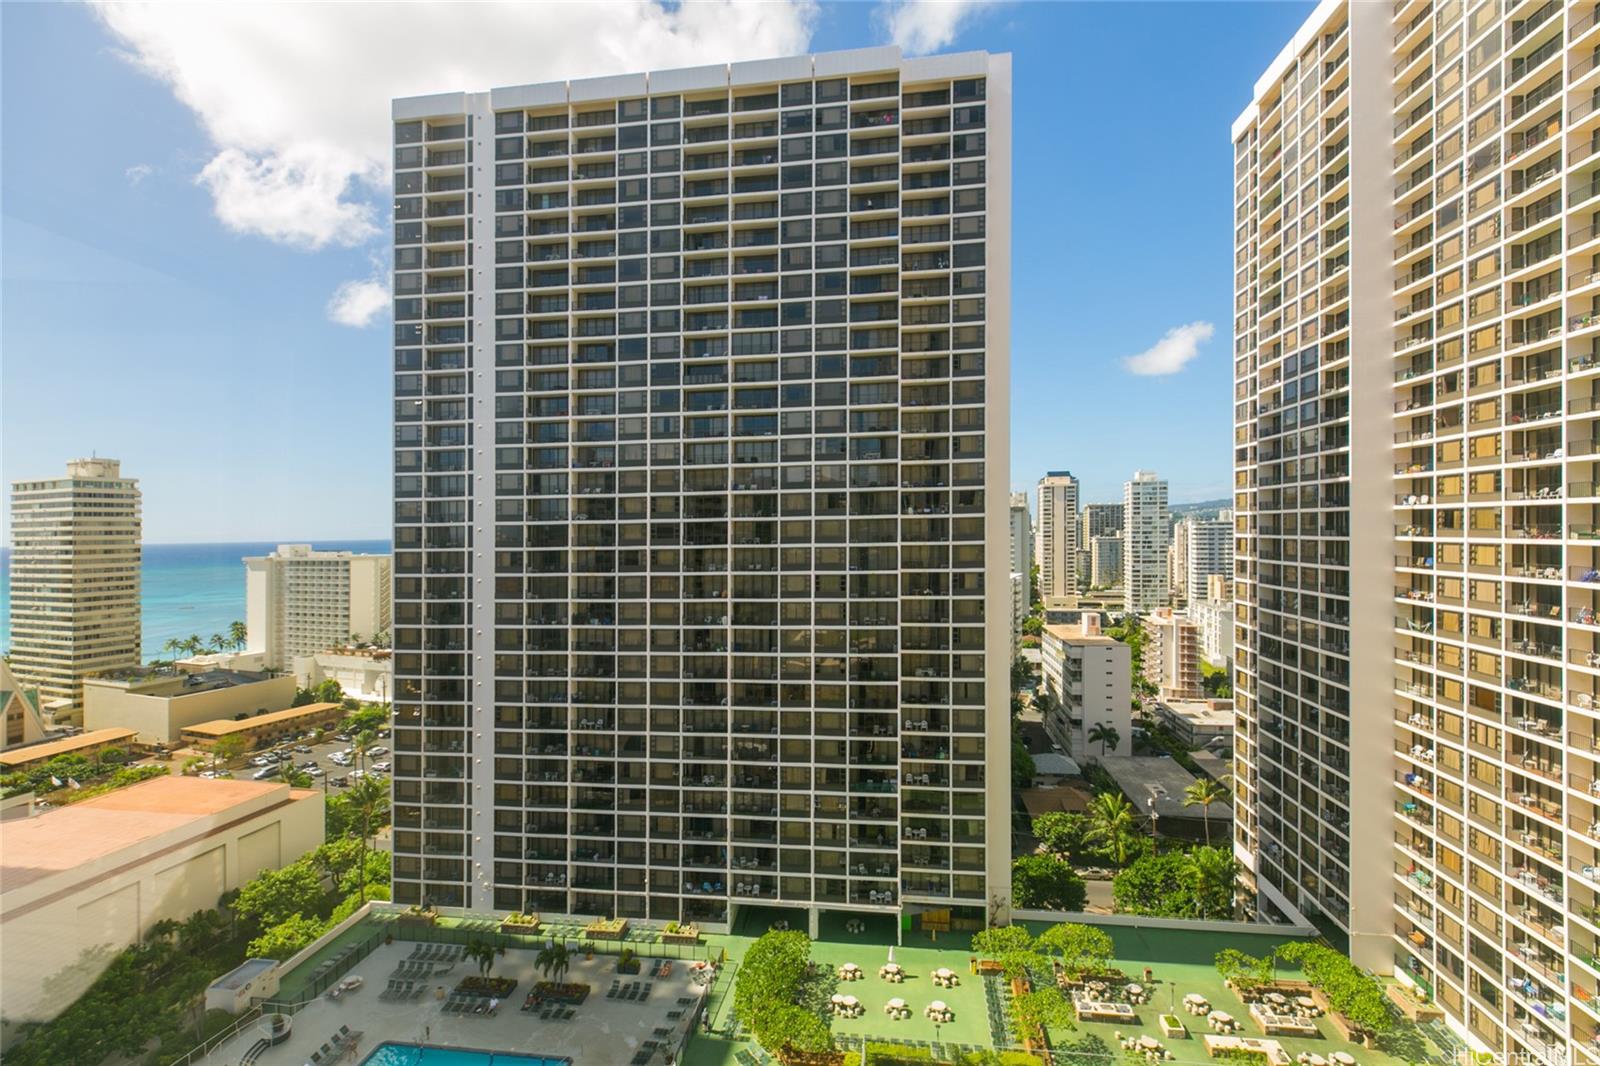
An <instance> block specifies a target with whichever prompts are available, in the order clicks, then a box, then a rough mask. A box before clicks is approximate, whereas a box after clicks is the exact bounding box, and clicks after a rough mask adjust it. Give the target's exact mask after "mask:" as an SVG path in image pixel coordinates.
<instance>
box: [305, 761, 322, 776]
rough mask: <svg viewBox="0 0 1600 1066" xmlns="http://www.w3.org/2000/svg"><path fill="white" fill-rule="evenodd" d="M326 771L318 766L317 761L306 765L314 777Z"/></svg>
mask: <svg viewBox="0 0 1600 1066" xmlns="http://www.w3.org/2000/svg"><path fill="white" fill-rule="evenodd" d="M325 772H326V771H324V770H323V769H322V767H320V766H318V765H317V764H316V763H312V764H311V765H310V766H307V767H306V773H308V774H310V775H311V776H312V777H321V776H322V775H323V774H324V773H325Z"/></svg>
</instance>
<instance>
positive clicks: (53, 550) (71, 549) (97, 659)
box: [10, 459, 143, 722]
mask: <svg viewBox="0 0 1600 1066" xmlns="http://www.w3.org/2000/svg"><path fill="white" fill-rule="evenodd" d="M139 501H140V497H139V483H138V481H136V480H134V479H133V478H125V477H123V476H122V464H121V463H120V462H118V461H117V460H115V459H74V460H73V461H71V462H69V463H68V464H67V474H66V477H61V478H47V479H44V480H34V481H14V482H12V484H11V649H10V653H11V670H12V673H13V674H14V675H15V676H16V680H17V682H18V683H19V684H20V685H22V686H23V687H25V688H32V689H36V690H37V691H38V696H39V703H40V705H41V707H42V708H43V710H44V711H46V712H48V713H49V714H50V715H52V716H53V717H55V718H56V719H58V720H60V721H63V722H75V721H78V720H79V715H80V714H81V712H82V708H83V679H84V678H85V677H87V676H88V675H90V674H94V673H98V672H100V671H102V670H109V669H113V668H116V667H121V666H131V665H134V664H137V663H138V662H139V648H140V636H139V620H140V612H139V576H140V575H139V565H140V558H141V548H140V532H141V530H142V528H143V527H142V524H141V517H140V511H139Z"/></svg>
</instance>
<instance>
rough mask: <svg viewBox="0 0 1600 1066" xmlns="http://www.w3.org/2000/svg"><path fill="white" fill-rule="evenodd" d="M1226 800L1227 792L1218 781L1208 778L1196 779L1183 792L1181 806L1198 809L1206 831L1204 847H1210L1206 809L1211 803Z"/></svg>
mask: <svg viewBox="0 0 1600 1066" xmlns="http://www.w3.org/2000/svg"><path fill="white" fill-rule="evenodd" d="M1227 798H1228V790H1227V788H1225V787H1224V786H1223V784H1222V783H1221V782H1220V781H1213V780H1211V778H1209V777H1197V778H1195V779H1194V781H1192V782H1191V783H1190V784H1189V787H1188V788H1186V789H1184V790H1183V805H1184V806H1185V807H1199V808H1200V820H1201V822H1202V823H1203V824H1204V825H1205V829H1206V846H1207V847H1210V846H1211V818H1210V817H1209V816H1208V814H1207V813H1206V812H1207V809H1208V808H1210V806H1211V805H1212V804H1213V803H1221V802H1222V801H1223V800H1225V799H1227Z"/></svg>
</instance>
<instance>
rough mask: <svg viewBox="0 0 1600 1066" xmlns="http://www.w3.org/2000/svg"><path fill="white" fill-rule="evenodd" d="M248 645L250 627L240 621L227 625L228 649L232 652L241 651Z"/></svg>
mask: <svg viewBox="0 0 1600 1066" xmlns="http://www.w3.org/2000/svg"><path fill="white" fill-rule="evenodd" d="M249 643H250V627H249V626H247V625H245V624H244V623H243V622H241V621H233V622H229V623H228V647H229V648H231V649H233V650H234V651H243V650H244V649H245V647H246V645H248V644H249Z"/></svg>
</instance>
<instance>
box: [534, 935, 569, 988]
mask: <svg viewBox="0 0 1600 1066" xmlns="http://www.w3.org/2000/svg"><path fill="white" fill-rule="evenodd" d="M533 964H534V965H535V966H537V967H538V968H539V972H540V973H542V974H544V975H545V977H546V978H548V979H549V980H552V981H559V980H561V977H562V975H563V974H565V973H566V972H567V969H568V968H569V967H570V966H571V965H572V959H571V957H570V953H569V952H568V951H567V945H566V944H564V943H561V942H560V941H556V940H552V941H550V942H549V943H547V944H545V946H544V947H542V948H540V949H539V954H537V955H535V956H534V958H533Z"/></svg>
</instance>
